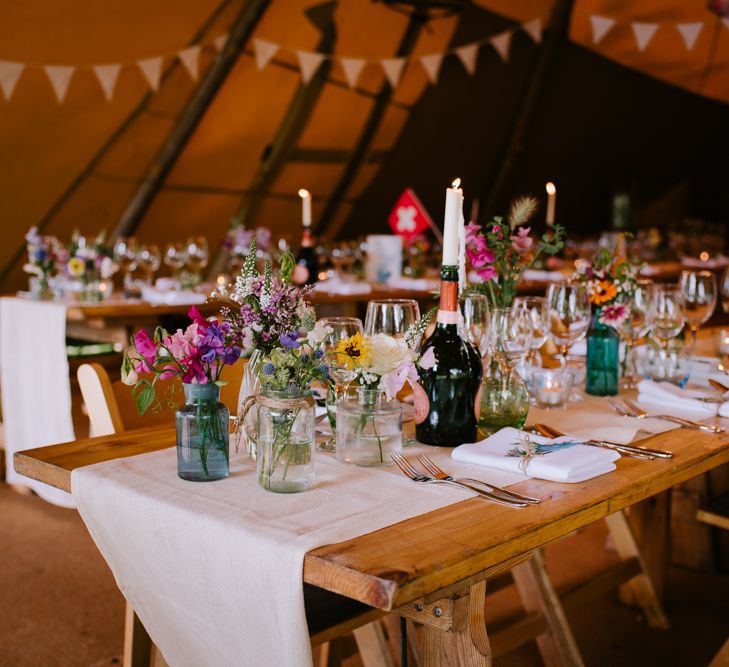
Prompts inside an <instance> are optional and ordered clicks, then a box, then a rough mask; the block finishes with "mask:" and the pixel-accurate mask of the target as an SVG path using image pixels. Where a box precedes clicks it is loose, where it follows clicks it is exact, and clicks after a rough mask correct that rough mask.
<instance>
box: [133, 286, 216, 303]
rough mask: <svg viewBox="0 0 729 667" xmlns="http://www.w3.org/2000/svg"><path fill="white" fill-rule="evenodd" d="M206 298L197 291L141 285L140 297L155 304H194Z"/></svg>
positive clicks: (202, 301) (203, 301)
mask: <svg viewBox="0 0 729 667" xmlns="http://www.w3.org/2000/svg"><path fill="white" fill-rule="evenodd" d="M207 298H208V297H207V295H205V294H201V293H199V292H190V291H180V290H163V289H159V288H158V287H150V286H148V285H145V286H144V287H142V299H144V300H145V301H147V302H148V303H151V304H152V305H155V306H160V305H162V306H194V305H199V304H201V303H205V301H206V300H207Z"/></svg>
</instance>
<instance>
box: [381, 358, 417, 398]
mask: <svg viewBox="0 0 729 667" xmlns="http://www.w3.org/2000/svg"><path fill="white" fill-rule="evenodd" d="M419 379H420V378H419V377H418V369H417V368H415V364H414V363H413V362H412V361H405V362H403V363H402V364H400V365H399V366H398V367H397V368H396V369H395V370H394V371H390V372H389V373H386V374H385V375H383V376H382V377H381V378H380V387H381V388H382V390H383V391H384V392H385V394H386V395H387V397H388V398H389V399H393V398H395V396H397V394H398V393H399V392H400V390H401V389H402V388H403V387H404V386H405V383H406V382H407V383H408V384H410V385H411V386H412V385H413V384H416V383H417V382H418V380H419Z"/></svg>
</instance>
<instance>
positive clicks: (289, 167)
mask: <svg viewBox="0 0 729 667" xmlns="http://www.w3.org/2000/svg"><path fill="white" fill-rule="evenodd" d="M342 169H343V166H342V165H341V164H309V163H306V162H288V163H287V164H286V166H285V167H284V168H283V169H282V170H281V173H280V174H279V176H278V178H277V179H276V181H275V182H274V184H273V187H272V188H271V193H272V194H274V195H280V196H287V197H293V198H295V199H298V197H297V196H296V194H297V192H298V191H299V189H300V188H306V189H307V190H309V192H311V194H312V196H313V197H316V198H318V199H324V198H326V197H328V196H329V193H330V192H331V191H332V190H333V189H334V186H335V185H336V183H337V181H338V180H339V178H340V177H341V175H342ZM320 206H321V204H317V207H320ZM258 224H263V223H262V222H259V223H258Z"/></svg>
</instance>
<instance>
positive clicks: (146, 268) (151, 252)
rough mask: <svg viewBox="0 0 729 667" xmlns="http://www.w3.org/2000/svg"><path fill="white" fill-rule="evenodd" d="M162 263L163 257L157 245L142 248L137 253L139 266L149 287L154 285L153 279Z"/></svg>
mask: <svg viewBox="0 0 729 667" xmlns="http://www.w3.org/2000/svg"><path fill="white" fill-rule="evenodd" d="M161 261H162V255H161V254H160V251H159V248H158V247H157V246H156V245H143V246H140V248H139V251H138V252H137V264H138V266H139V268H140V269H141V271H142V273H143V274H144V282H145V283H146V284H147V285H151V284H152V278H153V277H154V274H155V272H156V271H157V270H158V269H159V266H160V263H161Z"/></svg>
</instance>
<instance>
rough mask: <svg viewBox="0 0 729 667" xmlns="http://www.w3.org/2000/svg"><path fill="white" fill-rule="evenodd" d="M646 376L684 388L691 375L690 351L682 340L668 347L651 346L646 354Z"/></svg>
mask: <svg viewBox="0 0 729 667" xmlns="http://www.w3.org/2000/svg"><path fill="white" fill-rule="evenodd" d="M645 372H646V375H647V376H648V377H649V378H650V379H651V380H655V381H656V382H672V383H673V384H676V385H678V386H679V387H683V386H684V385H685V384H686V383H687V382H688V380H689V376H690V375H691V357H690V350H689V349H688V348H687V346H686V344H685V343H684V341H683V340H681V339H680V338H674V339H672V340H670V341H668V343H667V344H666V345H660V346H656V345H654V344H649V345H648V346H647V349H646V352H645Z"/></svg>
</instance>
